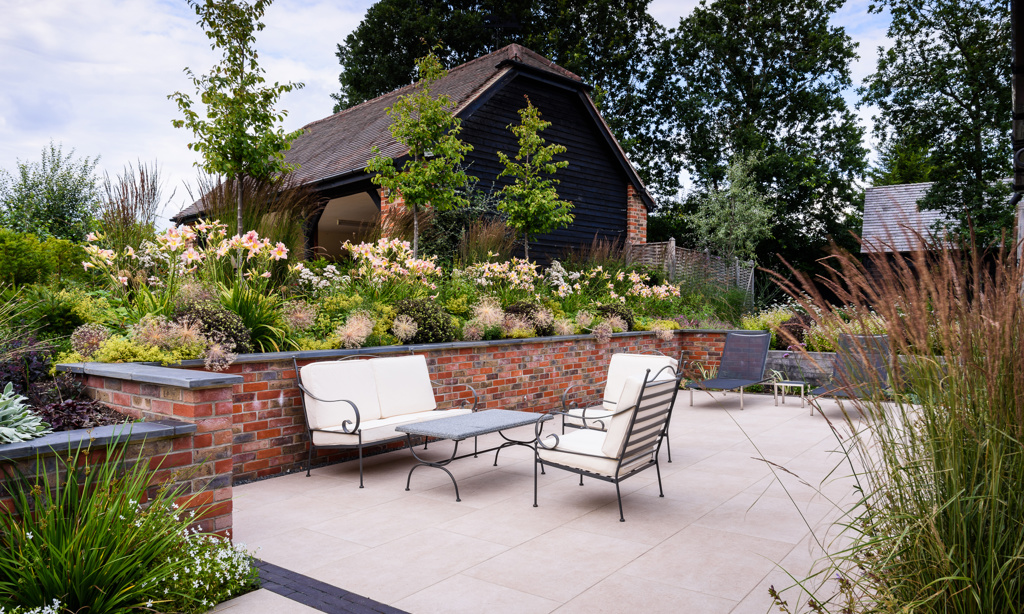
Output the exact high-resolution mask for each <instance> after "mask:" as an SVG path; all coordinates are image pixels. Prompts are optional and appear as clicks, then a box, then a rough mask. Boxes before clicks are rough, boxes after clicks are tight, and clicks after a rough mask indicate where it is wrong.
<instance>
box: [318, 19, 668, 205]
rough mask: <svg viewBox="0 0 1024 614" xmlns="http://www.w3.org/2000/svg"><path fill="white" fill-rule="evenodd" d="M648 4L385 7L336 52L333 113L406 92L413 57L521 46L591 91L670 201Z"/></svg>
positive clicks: (470, 54) (654, 29) (448, 57)
mask: <svg viewBox="0 0 1024 614" xmlns="http://www.w3.org/2000/svg"><path fill="white" fill-rule="evenodd" d="M649 4H650V0H637V1H632V2H625V3H624V2H619V1H617V0H450V1H445V0H380V1H379V2H377V3H376V4H374V5H373V6H372V7H370V9H369V10H368V11H367V12H366V16H365V18H364V19H363V21H362V23H360V24H359V26H358V27H357V28H356V29H355V31H353V32H352V33H351V34H349V35H348V37H347V38H346V39H345V42H344V43H342V44H339V45H338V53H337V56H338V61H339V62H340V64H341V75H340V77H339V81H340V83H341V91H340V92H339V93H338V94H335V95H334V99H335V101H336V105H335V108H334V110H335V111H336V112H337V111H340V110H342V109H345V108H348V107H350V106H352V105H355V104H359V103H361V102H363V101H366V100H369V99H371V98H375V97H377V96H380V95H382V94H385V93H387V92H390V91H392V90H394V89H396V88H399V87H402V86H404V85H408V84H409V83H411V82H412V80H413V77H414V75H415V58H417V57H419V56H421V55H423V54H424V52H425V51H426V50H427V49H431V48H435V49H436V51H435V53H436V55H437V56H438V57H439V58H440V59H441V60H442V61H443V62H444V64H445V65H448V66H453V65H457V64H461V63H464V62H468V61H469V60H472V59H473V58H476V57H479V56H480V55H483V54H485V53H489V52H491V51H494V50H495V49H498V48H500V47H503V46H505V45H508V44H510V43H520V44H522V45H524V46H526V47H528V48H530V49H532V50H534V51H536V52H537V53H540V54H541V55H543V56H545V57H547V58H549V59H550V60H552V61H554V62H556V63H557V64H559V65H560V66H562V67H563V68H566V69H568V70H570V71H572V72H574V73H576V74H578V75H580V77H581V78H582V79H583V81H584V82H585V83H588V84H590V85H592V86H594V91H593V92H592V96H593V98H594V101H595V103H596V104H597V106H598V108H599V109H600V110H601V112H602V114H603V116H604V118H605V119H606V120H607V121H608V124H609V125H610V127H611V128H612V131H613V132H614V133H615V136H616V137H617V138H618V139H619V142H620V143H622V145H623V147H624V148H625V150H626V152H627V153H628V154H629V155H630V158H631V159H632V161H633V162H634V164H636V165H637V167H638V170H639V172H640V174H641V176H642V177H643V178H644V180H645V181H646V182H647V184H648V186H649V187H650V188H651V189H652V190H653V191H655V192H656V193H659V194H666V195H670V196H674V195H675V194H676V192H677V191H678V189H679V173H678V172H677V170H678V169H676V168H675V167H674V166H673V165H672V164H666V162H665V158H664V155H663V153H662V152H664V151H667V150H668V147H669V146H668V143H667V142H666V141H665V140H664V138H665V135H664V134H662V133H661V131H660V126H659V122H658V121H656V120H655V113H656V109H655V107H656V105H659V104H661V101H660V97H659V96H658V95H657V94H654V93H652V92H651V91H649V83H653V81H652V78H653V70H654V67H653V66H654V65H653V63H652V57H654V56H655V55H656V53H657V52H659V49H660V47H659V45H660V41H661V40H662V39H663V38H664V34H665V32H664V29H663V28H662V27H661V26H660V25H659V24H658V23H657V21H655V20H654V18H652V17H651V16H650V15H649V14H648V13H647V6H648V5H649Z"/></svg>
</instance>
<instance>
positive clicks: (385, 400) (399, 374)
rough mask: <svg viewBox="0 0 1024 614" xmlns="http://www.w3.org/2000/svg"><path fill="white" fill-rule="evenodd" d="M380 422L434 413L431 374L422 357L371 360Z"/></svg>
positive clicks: (435, 406)
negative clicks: (425, 412) (405, 416)
mask: <svg viewBox="0 0 1024 614" xmlns="http://www.w3.org/2000/svg"><path fill="white" fill-rule="evenodd" d="M370 363H371V364H372V365H373V376H374V379H375V380H376V382H377V398H378V399H379V401H380V415H381V417H382V418H391V417H393V416H403V415H405V414H414V413H417V412H421V411H432V410H434V409H437V403H436V402H434V387H433V386H431V385H430V371H429V370H428V369H427V359H426V358H425V357H423V356H420V355H417V356H399V357H397V358H377V359H374V360H371V361H370Z"/></svg>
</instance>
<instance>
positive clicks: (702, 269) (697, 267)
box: [629, 239, 757, 303]
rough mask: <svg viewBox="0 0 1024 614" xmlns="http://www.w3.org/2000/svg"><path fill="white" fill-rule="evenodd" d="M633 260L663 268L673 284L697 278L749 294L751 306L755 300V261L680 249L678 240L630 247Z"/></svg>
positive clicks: (630, 258) (748, 298)
mask: <svg viewBox="0 0 1024 614" xmlns="http://www.w3.org/2000/svg"><path fill="white" fill-rule="evenodd" d="M629 260H630V262H633V263H639V264H645V265H647V266H650V267H656V268H661V269H662V270H664V271H665V273H666V274H667V275H668V278H669V279H671V280H672V281H677V280H680V279H696V280H701V281H707V282H711V283H715V284H719V285H722V286H726V287H735V288H739V289H740V290H743V291H744V292H745V293H746V295H747V302H748V303H752V302H753V300H754V269H755V268H757V267H756V265H755V264H754V263H753V262H744V261H741V260H739V259H738V258H723V257H721V256H715V255H713V254H712V253H711V252H708V251H703V252H701V251H697V250H692V249H686V248H685V247H676V240H675V239H669V240H668V241H662V242H660V243H634V244H632V245H630V247H629Z"/></svg>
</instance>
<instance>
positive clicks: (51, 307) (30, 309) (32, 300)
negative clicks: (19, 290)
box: [21, 286, 86, 339]
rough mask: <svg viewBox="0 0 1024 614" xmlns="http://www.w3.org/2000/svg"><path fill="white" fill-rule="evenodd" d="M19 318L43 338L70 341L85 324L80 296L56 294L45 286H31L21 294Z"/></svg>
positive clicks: (63, 292)
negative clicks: (20, 315) (76, 330)
mask: <svg viewBox="0 0 1024 614" xmlns="http://www.w3.org/2000/svg"><path fill="white" fill-rule="evenodd" d="M22 304H23V305H24V307H23V308H22V312H21V314H22V317H23V318H24V319H25V323H26V324H27V325H29V326H32V327H33V328H35V329H36V330H38V331H39V335H40V337H42V338H44V339H66V338H70V336H71V333H73V332H75V329H76V328H78V327H79V326H81V325H83V324H85V323H86V319H85V317H83V315H84V314H85V313H86V312H85V311H84V310H83V309H82V305H81V301H80V297H79V295H76V294H72V293H69V292H66V291H55V290H54V289H53V288H50V287H48V286H30V287H28V288H26V289H25V290H24V292H23V294H22Z"/></svg>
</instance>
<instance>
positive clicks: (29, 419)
mask: <svg viewBox="0 0 1024 614" xmlns="http://www.w3.org/2000/svg"><path fill="white" fill-rule="evenodd" d="M26 400H27V399H26V398H25V397H23V396H21V395H20V394H17V393H15V392H14V385H13V384H11V383H10V382H7V385H6V386H4V392H3V394H0V443H17V442H19V441H28V440H29V439H35V438H36V437H42V436H43V435H46V434H47V433H51V432H53V431H52V430H51V429H50V425H49V424H47V423H45V422H43V421H42V419H41V418H40V417H39V416H37V415H35V414H33V413H32V411H31V410H29V408H28V407H27V406H26V405H25V401H26Z"/></svg>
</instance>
